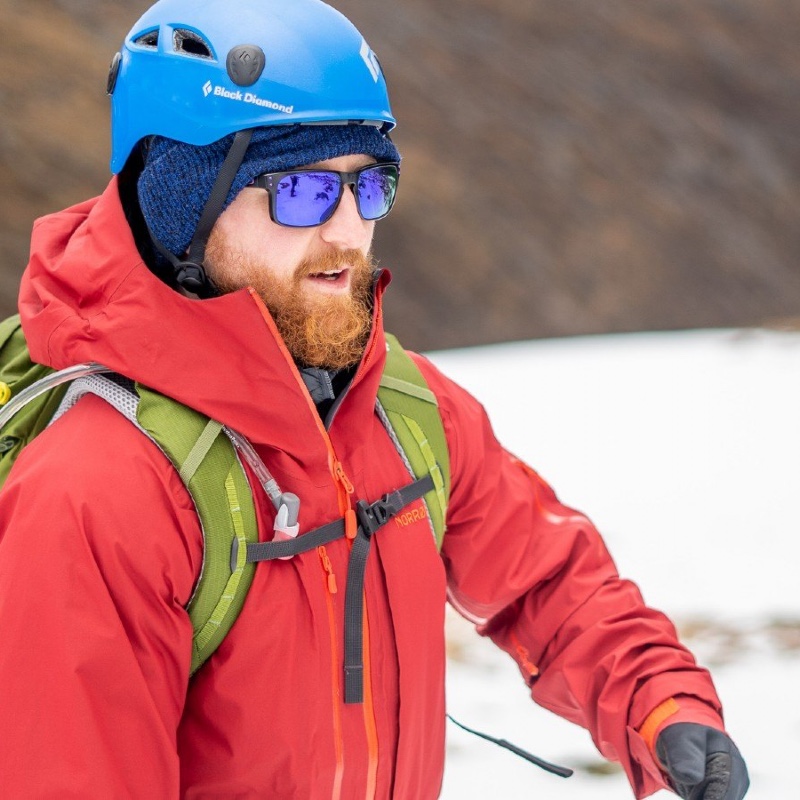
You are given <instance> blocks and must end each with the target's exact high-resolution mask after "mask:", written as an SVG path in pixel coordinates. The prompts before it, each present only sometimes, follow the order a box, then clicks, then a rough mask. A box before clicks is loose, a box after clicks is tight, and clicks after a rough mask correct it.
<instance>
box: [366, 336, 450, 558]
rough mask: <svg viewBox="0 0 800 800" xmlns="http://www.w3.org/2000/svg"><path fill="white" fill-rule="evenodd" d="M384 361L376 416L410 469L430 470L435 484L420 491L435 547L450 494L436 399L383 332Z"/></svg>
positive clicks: (413, 471) (405, 355)
mask: <svg viewBox="0 0 800 800" xmlns="http://www.w3.org/2000/svg"><path fill="white" fill-rule="evenodd" d="M386 342H387V346H388V351H387V354H386V366H385V367H384V371H383V376H382V378H381V384H380V388H379V389H378V408H377V411H378V415H379V416H380V417H381V420H382V421H383V423H384V425H385V426H386V428H387V431H388V432H389V435H390V436H391V437H392V440H393V441H394V443H395V447H397V449H398V451H399V452H400V455H401V456H403V459H404V460H405V462H406V466H407V467H408V468H409V471H410V472H411V474H412V475H414V477H416V478H421V477H423V476H424V475H430V476H431V478H432V479H433V483H434V489H433V490H432V491H431V492H429V493H428V494H426V495H425V498H424V499H425V505H426V506H427V508H428V514H429V516H430V521H431V525H432V527H433V531H434V535H435V537H436V545H437V547H441V546H442V540H443V538H444V532H445V528H446V521H447V503H448V500H449V497H450V454H449V451H448V448H447V439H446V438H445V433H444V426H443V425H442V418H441V416H440V414H439V403H438V401H437V400H436V395H434V393H433V392H432V391H431V390H430V389H429V388H428V384H427V382H426V381H425V378H424V377H423V375H422V373H421V372H420V371H419V367H417V365H416V364H415V363H414V361H413V360H412V359H411V356H409V355H408V353H406V351H405V350H404V349H403V347H402V346H401V345H400V343H399V342H398V341H397V339H396V338H395V337H394V336H392V335H391V334H386Z"/></svg>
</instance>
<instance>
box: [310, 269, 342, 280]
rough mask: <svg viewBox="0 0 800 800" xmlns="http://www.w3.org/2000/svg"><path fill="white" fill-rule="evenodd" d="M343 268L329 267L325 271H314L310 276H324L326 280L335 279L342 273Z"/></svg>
mask: <svg viewBox="0 0 800 800" xmlns="http://www.w3.org/2000/svg"><path fill="white" fill-rule="evenodd" d="M342 272H343V270H340V269H331V270H328V271H327V272H315V273H314V275H313V276H312V277H314V278H325V279H327V280H335V279H336V278H338V277H339V276H340V275H341V274H342Z"/></svg>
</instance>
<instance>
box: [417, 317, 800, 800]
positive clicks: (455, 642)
mask: <svg viewBox="0 0 800 800" xmlns="http://www.w3.org/2000/svg"><path fill="white" fill-rule="evenodd" d="M432 358H433V360H434V361H435V362H436V363H437V364H438V365H439V366H440V367H441V368H442V369H443V370H444V372H445V373H447V374H448V375H450V376H451V377H453V378H455V379H456V380H457V381H458V382H460V383H461V384H462V385H464V386H466V387H467V388H468V389H470V391H472V392H473V394H475V395H476V396H477V397H478V398H479V399H480V400H481V401H482V402H483V404H484V405H485V406H486V407H487V409H488V410H489V413H490V416H491V417H492V420H493V423H494V426H495V430H496V432H497V435H498V437H499V439H500V440H501V441H502V442H503V443H504V444H505V445H506V446H507V447H508V448H509V449H511V450H512V451H513V452H515V453H516V454H517V455H519V456H520V457H522V458H524V459H525V460H526V461H528V462H529V463H530V464H532V465H533V466H534V467H535V468H536V469H537V470H538V471H539V472H540V473H541V474H542V475H543V476H544V477H545V478H546V479H547V480H548V481H549V482H550V483H552V485H553V486H554V487H555V489H556V491H557V493H558V495H559V497H560V498H561V499H562V501H564V502H566V503H567V504H569V505H572V506H574V507H576V508H578V509H580V510H582V511H584V512H585V513H587V514H588V515H589V516H590V517H591V518H592V519H593V521H594V522H595V523H596V524H597V526H598V527H599V528H600V530H601V531H603V533H604V535H605V538H606V540H607V542H608V544H609V548H610V549H611V552H612V554H613V555H614V557H615V559H616V562H617V565H618V567H619V570H620V572H621V574H622V575H624V576H625V577H629V578H632V579H633V580H635V581H636V582H637V583H638V584H639V585H640V587H641V588H642V591H643V593H644V596H645V599H646V600H647V602H648V603H649V604H650V605H653V606H656V607H658V608H661V609H662V610H664V611H666V612H667V613H668V614H669V615H670V616H672V617H673V619H675V620H676V622H677V623H678V625H679V628H680V630H681V632H682V636H683V638H684V640H685V641H686V642H687V644H688V645H689V646H690V647H691V648H692V649H693V650H694V652H695V653H696V655H697V656H698V658H699V660H700V661H701V663H703V664H704V665H706V666H708V667H709V668H710V669H711V670H712V673H713V675H714V677H715V681H716V684H717V688H718V690H719V693H720V695H721V697H722V700H723V703H724V704H725V708H726V719H727V724H728V727H729V730H730V732H731V733H732V735H733V736H734V738H735V739H736V741H737V743H738V744H739V746H740V749H741V750H742V752H743V753H744V755H745V757H746V759H747V761H748V766H749V769H750V774H751V781H752V788H751V790H750V793H749V795H748V800H749V798H750V797H752V798H754V800H790V799H791V798H795V797H798V796H800V794H798V788H797V780H796V778H793V774H794V768H793V766H792V765H794V764H796V759H797V757H798V753H800V588H798V586H799V585H800V580H799V579H798V573H799V572H800V525H798V522H797V516H796V515H797V498H798V493H799V490H800V465H799V461H800V333H798V332H778V331H766V330H728V331H688V332H677V333H653V334H624V335H615V336H600V337H585V338H574V339H563V340H550V341H541V342H530V343H514V344H507V345H499V346H491V347H483V348H474V349H469V350H462V351H449V352H440V353H434V354H432ZM448 624H449V641H450V645H449V649H450V653H451V656H450V662H449V668H448V669H449V675H448V706H449V711H450V713H451V714H453V715H454V716H455V717H456V719H458V720H459V721H461V722H463V723H464V724H466V725H469V726H470V727H474V728H477V729H478V730H481V731H485V732H487V733H490V734H493V735H494V736H498V737H501V738H505V739H507V740H509V741H511V742H514V743H515V744H518V745H519V746H521V747H524V748H526V749H528V750H530V751H531V752H533V753H535V754H537V755H539V756H541V757H543V758H546V759H549V760H551V761H555V762H556V763H559V764H564V765H567V766H571V767H574V768H575V769H576V775H575V776H574V777H572V778H570V779H568V780H564V779H562V778H558V777H554V776H551V775H548V774H546V773H544V772H541V771H540V770H539V769H537V768H536V767H534V766H532V765H530V764H528V763H527V762H525V761H523V760H522V759H520V758H517V757H516V756H514V755H512V754H511V753H509V752H507V751H505V750H502V749H500V748H498V747H496V746H494V745H492V744H489V743H486V742H483V741H481V740H479V739H477V738H476V737H473V736H470V735H469V734H467V733H464V732H463V731H460V730H459V729H457V728H456V727H454V726H453V725H452V724H448V759H447V769H446V774H445V784H444V789H443V793H442V797H443V798H445V799H446V800H471V799H472V798H485V797H492V798H496V799H497V800H515V799H516V798H547V800H551V798H552V800H577V799H578V798H580V800H586V798H592V800H605V799H606V798H609V800H610V799H611V798H620V799H622V800H624V798H630V797H632V793H631V792H630V789H629V788H628V785H627V782H626V780H625V778H624V776H623V775H622V773H621V772H619V771H618V770H615V769H613V768H611V769H609V768H608V767H607V765H605V764H604V762H602V760H601V759H600V758H599V757H598V755H597V753H596V751H595V749H594V747H593V745H592V743H591V740H590V738H589V736H588V734H586V733H585V732H584V731H583V730H581V729H579V728H576V727H575V726H572V725H569V724H568V723H566V722H564V721H562V720H560V719H558V718H557V717H555V716H554V715H552V714H550V713H549V712H547V711H545V710H543V709H541V708H539V707H537V706H535V705H534V704H533V703H531V702H530V700H529V699H528V695H527V691H526V687H525V686H524V684H523V683H522V680H521V678H520V677H519V673H518V672H517V669H516V666H515V665H514V664H513V663H511V661H510V660H509V659H507V657H506V656H504V655H503V654H501V653H500V652H499V651H496V650H495V648H494V647H493V646H492V645H491V643H489V642H487V641H485V640H482V639H481V638H480V637H478V636H476V635H475V634H474V633H473V632H472V630H471V626H469V625H468V624H467V623H465V622H464V621H463V620H461V619H460V618H458V617H456V616H455V615H451V618H450V620H449V623H448ZM673 796H674V795H671V794H669V793H667V792H660V793H658V794H657V795H655V797H656V798H658V800H662V798H663V799H664V800H666V798H668V797H673Z"/></svg>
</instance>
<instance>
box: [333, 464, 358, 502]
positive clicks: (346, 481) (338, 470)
mask: <svg viewBox="0 0 800 800" xmlns="http://www.w3.org/2000/svg"><path fill="white" fill-rule="evenodd" d="M333 474H334V475H335V476H336V480H338V481H339V483H341V484H342V486H343V487H344V490H345V491H346V492H347V494H353V493H354V492H355V487H354V486H353V484H352V483H350V478H348V477H347V474H346V473H345V471H344V467H343V466H342V462H341V461H336V462H335V463H334V465H333Z"/></svg>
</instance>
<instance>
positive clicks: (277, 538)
mask: <svg viewBox="0 0 800 800" xmlns="http://www.w3.org/2000/svg"><path fill="white" fill-rule="evenodd" d="M299 513H300V498H299V497H298V496H297V495H296V494H293V493H292V492H284V493H283V494H281V497H280V505H279V506H278V513H277V514H276V515H275V523H274V525H273V526H272V527H273V530H274V531H275V535H274V536H273V537H272V541H273V542H285V541H286V540H287V539H294V538H295V537H296V536H297V534H298V533H299V532H300V525H299V524H298V523H297V517H298V515H299ZM290 558H294V556H281V557H280V560H281V561H288V560H289V559H290Z"/></svg>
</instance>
